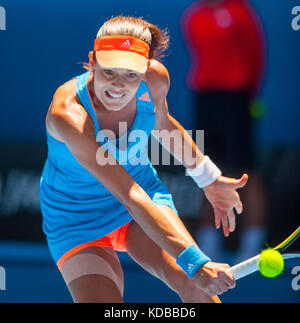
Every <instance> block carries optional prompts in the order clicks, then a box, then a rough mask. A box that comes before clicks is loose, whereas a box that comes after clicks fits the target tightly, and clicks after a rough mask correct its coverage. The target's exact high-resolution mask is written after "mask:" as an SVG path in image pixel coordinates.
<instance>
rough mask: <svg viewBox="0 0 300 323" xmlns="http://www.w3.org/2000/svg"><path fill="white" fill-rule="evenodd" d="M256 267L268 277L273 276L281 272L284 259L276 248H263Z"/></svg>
mask: <svg viewBox="0 0 300 323" xmlns="http://www.w3.org/2000/svg"><path fill="white" fill-rule="evenodd" d="M258 268H259V271H260V273H261V274H262V275H263V276H265V277H268V278H274V277H276V276H278V275H280V274H281V273H282V272H283V268H284V261H283V258H282V256H281V254H280V252H278V251H277V250H274V249H266V250H264V251H263V252H262V253H261V254H260V256H259V260H258Z"/></svg>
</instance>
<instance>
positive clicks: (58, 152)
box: [40, 72, 178, 262]
mask: <svg viewBox="0 0 300 323" xmlns="http://www.w3.org/2000/svg"><path fill="white" fill-rule="evenodd" d="M89 75H90V72H87V73H84V74H82V75H79V76H78V77H77V82H76V93H77V96H78V98H79V99H80V101H81V103H82V105H83V106H84V108H85V109H86V111H87V112H88V113H89V115H90V116H91V118H92V119H93V122H94V125H95V140H97V142H99V144H100V145H102V146H103V147H105V149H106V150H108V151H109V152H110V153H111V154H113V156H114V157H115V158H116V159H117V160H118V162H119V163H120V164H121V165H122V166H123V167H124V168H125V169H126V171H127V172H128V173H129V174H130V176H131V177H132V178H133V179H134V180H135V181H136V183H138V185H140V186H141V187H142V188H143V189H144V190H145V192H146V193H147V194H148V195H149V197H150V198H151V199H152V201H153V202H154V203H155V204H157V205H159V204H162V205H167V206H169V207H170V208H172V209H173V210H174V211H175V212H176V213H177V214H178V211H177V209H176V207H175V205H174V202H173V200H172V195H171V194H170V193H169V191H168V189H167V187H166V186H165V185H164V184H163V183H162V182H161V180H160V179H159V177H158V175H157V171H156V170H155V168H154V167H153V165H152V164H151V162H150V160H149V157H148V153H147V149H146V148H147V147H146V145H147V143H148V139H149V136H150V135H151V131H152V130H153V128H154V125H155V110H154V104H153V101H152V98H151V93H150V91H149V88H148V86H147V84H146V83H145V82H143V81H142V82H141V83H140V86H139V89H138V91H137V93H136V99H137V111H136V116H135V119H134V121H133V124H132V126H131V127H130V129H129V130H128V131H127V133H124V135H122V136H121V137H119V138H117V139H116V140H109V139H108V138H107V137H106V136H105V135H104V132H105V131H104V132H102V131H101V129H100V127H99V123H98V120H97V117H96V113H95V110H94V106H93V104H92V101H91V97H90V94H89V91H88V88H87V80H88V78H89ZM140 130H143V131H140ZM47 144H48V156H47V160H46V162H45V165H44V169H43V173H42V176H41V179H40V205H41V212H42V215H43V231H44V233H45V235H46V237H47V243H48V246H49V249H50V252H51V255H52V257H53V259H54V261H55V262H57V261H58V259H59V258H60V257H61V256H62V255H63V254H65V253H66V252H67V251H69V250H70V249H72V248H74V247H76V246H78V245H81V244H84V243H88V242H91V241H93V240H96V239H99V238H101V237H104V236H106V235H107V234H109V233H111V232H113V231H115V230H116V229H118V228H120V227H122V226H124V225H125V224H127V223H129V222H130V221H132V220H133V218H132V217H131V215H130V214H129V213H128V211H127V209H126V208H125V206H124V205H123V204H122V203H121V202H120V201H119V200H118V199H117V198H116V197H115V196H114V195H113V194H112V193H111V192H110V191H109V190H107V189H106V188H105V187H104V186H103V185H102V184H101V182H99V181H98V180H97V179H96V178H95V177H94V176H93V175H92V174H91V173H89V172H88V171H87V170H86V169H85V168H84V167H83V166H81V164H80V163H79V162H78V161H77V160H76V159H75V157H74V156H73V155H72V153H71V152H70V150H69V149H68V148H67V146H66V145H65V144H64V143H62V142H59V141H57V140H56V139H55V138H54V137H52V136H51V135H50V133H49V132H48V131H47ZM125 145H126V146H125ZM122 147H123V148H124V147H125V148H127V149H126V150H124V149H122ZM120 148H121V149H120ZM99 167H101V166H99Z"/></svg>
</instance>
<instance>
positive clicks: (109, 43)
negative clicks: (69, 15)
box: [94, 36, 150, 59]
mask: <svg viewBox="0 0 300 323" xmlns="http://www.w3.org/2000/svg"><path fill="white" fill-rule="evenodd" d="M103 50H106V51H108V50H123V51H127V52H133V53H137V54H139V55H142V56H144V57H145V58H146V59H149V50H150V47H149V45H148V44H147V43H146V42H144V41H143V40H140V39H138V38H135V37H129V36H104V37H101V38H96V39H95V42H94V52H97V51H103Z"/></svg>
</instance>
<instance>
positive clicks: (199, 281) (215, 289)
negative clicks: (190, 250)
mask: <svg viewBox="0 0 300 323" xmlns="http://www.w3.org/2000/svg"><path fill="white" fill-rule="evenodd" d="M229 268H230V266H229V265H227V264H221V263H216V262H211V261H209V262H207V263H205V264H204V265H203V266H202V267H201V268H200V269H199V270H198V271H197V272H196V273H195V276H194V277H193V279H194V281H195V283H196V285H197V286H198V287H199V288H200V289H201V290H203V291H204V292H205V293H206V294H208V295H209V296H215V295H222V294H223V293H224V292H227V291H228V289H231V288H234V287H235V285H236V284H235V280H234V277H233V276H232V274H231V273H230V272H229V271H228V269H229Z"/></svg>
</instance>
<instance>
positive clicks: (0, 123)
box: [0, 0, 300, 145]
mask: <svg viewBox="0 0 300 323" xmlns="http://www.w3.org/2000/svg"><path fill="white" fill-rule="evenodd" d="M191 2H193V1H191V0H188V1H178V0H175V1H170V0H167V1H160V0H152V1H151V2H150V1H149V2H147V1H146V2H143V1H137V0H128V1H126V2H123V1H120V0H111V1H106V2H104V1H96V0H86V1H79V0H74V1H72V2H71V1H64V0H52V1H38V0H30V1H21V0H4V1H1V3H0V5H1V6H3V7H4V8H5V9H6V16H7V17H6V18H7V26H6V28H7V30H6V31H0V88H1V96H0V107H1V119H0V140H17V141H20V140H21V141H24V140H26V141H33V142H42V141H44V139H45V135H44V118H45V114H46V112H47V109H48V106H49V103H50V102H51V97H52V95H53V93H54V91H55V89H56V88H57V87H58V86H59V85H60V84H62V83H63V82H65V81H67V80H68V79H70V78H72V77H73V76H75V75H77V74H80V73H81V72H82V71H83V70H82V69H81V67H80V65H79V64H78V63H79V62H83V61H87V55H88V52H89V50H90V49H91V48H92V45H93V39H94V37H95V35H96V32H97V30H98V28H99V27H100V26H101V24H102V23H103V21H104V20H105V19H107V18H109V17H111V16H112V15H117V14H120V13H123V14H125V15H127V14H128V15H135V16H142V17H144V18H145V19H148V20H150V21H151V22H152V23H154V24H158V25H159V26H160V27H162V28H164V27H167V28H168V29H169V32H170V35H171V46H170V49H169V52H168V56H167V57H166V58H165V59H164V64H165V65H166V66H167V68H168V69H169V72H170V75H171V82H172V88H171V90H170V93H169V96H168V100H169V109H170V112H171V114H172V115H173V116H174V117H175V118H176V119H178V120H179V121H180V122H181V124H182V125H183V126H185V127H186V128H187V129H191V128H192V127H193V113H194V109H195V107H193V106H192V99H193V98H192V93H191V92H190V91H189V90H188V89H187V88H186V82H185V76H186V72H187V70H188V67H189V57H188V54H187V51H186V48H185V46H184V43H183V39H182V36H181V31H180V27H179V22H180V16H181V14H182V12H183V10H184V9H185V8H186V7H187V6H188V5H189V4H190V3H191ZM298 2H299V3H298V5H300V0H299V1H298ZM252 3H253V5H254V7H255V8H256V9H257V12H258V14H259V16H260V17H261V19H262V23H263V26H264V28H265V33H266V38H267V47H268V66H267V74H266V78H265V82H264V86H263V89H262V97H263V98H264V100H265V101H266V103H267V105H268V109H269V112H268V115H267V116H266V117H265V119H263V120H261V121H260V122H259V124H258V128H257V130H258V132H257V137H258V140H260V141H261V142H262V143H266V144H288V145H290V144H299V143H300V131H299V130H298V122H299V121H298V120H300V118H299V117H300V112H299V110H300V109H299V102H300V91H299V85H298V78H297V76H298V75H297V73H299V64H300V63H299V57H300V45H299V40H300V31H298V32H296V31H294V30H292V28H291V21H292V14H291V11H292V8H293V7H294V6H295V5H297V1H296V0H285V1H282V0H275V1H270V0H266V1H259V0H254V1H252Z"/></svg>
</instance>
